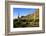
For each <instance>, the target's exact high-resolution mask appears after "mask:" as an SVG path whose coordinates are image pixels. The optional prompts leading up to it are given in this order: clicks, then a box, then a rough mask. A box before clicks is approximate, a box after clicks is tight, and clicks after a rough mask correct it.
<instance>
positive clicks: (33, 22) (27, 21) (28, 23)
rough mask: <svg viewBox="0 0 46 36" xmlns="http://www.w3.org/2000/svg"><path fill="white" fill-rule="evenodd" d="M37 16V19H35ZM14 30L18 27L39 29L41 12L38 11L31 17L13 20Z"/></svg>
mask: <svg viewBox="0 0 46 36" xmlns="http://www.w3.org/2000/svg"><path fill="white" fill-rule="evenodd" d="M34 16H35V19H34ZM13 25H14V28H16V27H39V12H38V10H37V11H36V12H35V15H34V13H33V14H31V15H27V16H22V17H21V18H18V19H14V20H13Z"/></svg>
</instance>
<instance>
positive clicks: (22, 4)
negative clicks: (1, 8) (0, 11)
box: [5, 1, 45, 36]
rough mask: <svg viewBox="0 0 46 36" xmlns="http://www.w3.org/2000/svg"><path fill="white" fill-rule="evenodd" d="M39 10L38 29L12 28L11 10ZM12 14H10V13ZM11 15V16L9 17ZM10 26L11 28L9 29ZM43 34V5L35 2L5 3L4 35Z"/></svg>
mask: <svg viewBox="0 0 46 36" xmlns="http://www.w3.org/2000/svg"><path fill="white" fill-rule="evenodd" d="M15 7H17V8H22V7H23V8H25V7H26V8H36V9H37V8H39V10H40V13H39V14H40V15H39V16H40V24H39V25H40V26H39V27H40V28H39V27H38V28H37V27H35V28H34V27H33V28H32V27H29V28H28V27H27V28H15V29H14V28H13V25H12V24H13V21H12V20H13V8H15ZM11 12H12V13H11ZM11 14H12V15H11ZM11 26H12V27H11ZM44 32H45V3H35V2H18V1H6V2H5V33H6V36H8V35H21V34H38V33H44Z"/></svg>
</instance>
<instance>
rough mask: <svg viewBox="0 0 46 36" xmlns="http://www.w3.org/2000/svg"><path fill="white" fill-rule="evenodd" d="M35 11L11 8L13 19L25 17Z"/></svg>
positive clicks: (32, 9) (33, 9)
mask: <svg viewBox="0 0 46 36" xmlns="http://www.w3.org/2000/svg"><path fill="white" fill-rule="evenodd" d="M35 11H36V9H35V8H13V17H17V16H18V13H19V16H26V15H28V14H32V13H34V12H35Z"/></svg>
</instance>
